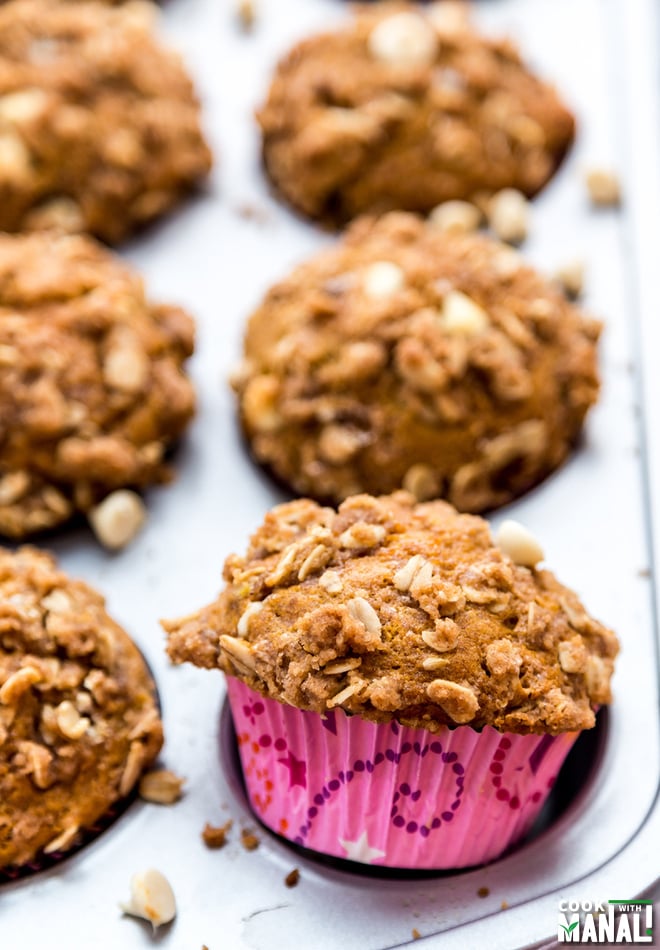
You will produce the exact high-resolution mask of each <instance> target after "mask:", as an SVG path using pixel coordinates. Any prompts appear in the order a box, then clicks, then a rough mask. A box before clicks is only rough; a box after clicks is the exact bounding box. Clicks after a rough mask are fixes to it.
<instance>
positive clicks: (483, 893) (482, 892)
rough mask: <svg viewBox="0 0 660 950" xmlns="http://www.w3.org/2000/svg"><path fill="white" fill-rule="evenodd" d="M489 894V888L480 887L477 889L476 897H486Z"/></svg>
mask: <svg viewBox="0 0 660 950" xmlns="http://www.w3.org/2000/svg"><path fill="white" fill-rule="evenodd" d="M489 894H490V889H489V888H487V887H480V888H479V890H478V891H477V897H488V895H489Z"/></svg>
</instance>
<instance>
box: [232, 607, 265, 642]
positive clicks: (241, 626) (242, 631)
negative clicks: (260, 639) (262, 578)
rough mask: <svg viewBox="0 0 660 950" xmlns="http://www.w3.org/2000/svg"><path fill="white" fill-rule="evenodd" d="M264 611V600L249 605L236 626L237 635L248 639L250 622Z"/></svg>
mask: <svg viewBox="0 0 660 950" xmlns="http://www.w3.org/2000/svg"><path fill="white" fill-rule="evenodd" d="M263 609H264V603H263V601H262V600H255V601H253V602H252V603H249V604H248V605H247V607H246V608H245V610H244V611H243V613H242V614H241V617H240V619H239V621H238V624H237V626H236V633H237V634H238V635H239V637H247V635H248V630H249V628H250V620H251V619H252V617H255V616H256V615H257V614H258V613H261V611H262V610H263Z"/></svg>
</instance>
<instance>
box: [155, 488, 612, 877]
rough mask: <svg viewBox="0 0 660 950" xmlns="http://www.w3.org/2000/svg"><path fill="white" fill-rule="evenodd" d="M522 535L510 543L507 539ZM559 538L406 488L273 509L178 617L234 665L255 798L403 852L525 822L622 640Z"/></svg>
mask: <svg viewBox="0 0 660 950" xmlns="http://www.w3.org/2000/svg"><path fill="white" fill-rule="evenodd" d="M508 552H510V553H508ZM541 558H542V552H541V551H540V549H539V548H538V545H537V544H536V543H535V542H534V541H533V539H532V538H531V536H529V535H528V534H527V533H526V532H525V531H524V530H523V529H522V528H521V527H519V526H515V524H510V525H509V526H508V527H506V528H505V529H504V530H503V532H502V534H501V537H499V539H498V543H494V542H493V540H492V538H491V534H490V530H489V527H488V524H487V523H486V522H485V521H484V520H482V519H481V518H479V517H477V516H474V515H461V514H459V513H458V512H457V511H456V510H455V509H454V508H452V507H451V506H450V505H449V504H447V503H446V502H442V501H435V502H428V503H421V504H420V503H415V501H414V499H413V497H412V496H411V495H409V494H408V493H405V492H398V493H395V494H393V495H391V496H385V497H380V498H374V497H371V496H368V495H358V496H355V497H353V498H350V499H348V500H347V501H345V502H344V503H343V504H342V505H341V506H340V507H339V509H338V511H335V510H333V509H330V508H321V507H319V506H318V505H317V504H315V503H314V502H312V501H309V500H298V501H294V502H291V503H289V504H285V505H281V506H279V507H277V508H275V509H273V510H272V511H271V512H270V513H269V514H268V515H267V516H266V519H265V521H264V523H263V525H262V526H261V527H260V528H259V529H258V530H257V532H256V533H255V535H254V536H253V537H252V539H251V542H250V545H249V548H248V551H247V554H246V556H245V557H238V556H235V555H232V556H231V557H229V558H228V560H227V562H226V564H225V569H224V579H225V581H226V586H225V588H224V590H223V591H222V593H221V594H220V596H219V598H218V600H217V601H215V602H214V603H213V604H211V605H210V606H208V607H205V608H203V609H202V610H200V611H199V612H197V613H196V614H192V615H190V616H187V617H184V618H183V619H182V620H180V621H170V622H167V623H165V624H164V626H165V629H166V630H167V632H168V635H169V643H168V651H169V655H170V657H171V658H172V660H173V661H174V662H176V663H181V662H183V661H190V662H192V663H194V664H195V665H197V666H200V667H206V668H209V669H213V668H216V667H219V668H220V669H221V670H223V671H224V672H225V673H226V674H227V676H228V689H229V700H230V704H231V709H232V714H233V717H234V723H235V726H236V733H237V737H238V742H239V749H240V753H241V758H242V763H243V769H244V774H245V778H246V782H247V787H248V793H249V796H250V800H251V804H252V807H253V809H254V811H255V813H256V814H257V816H258V817H259V818H260V819H261V820H262V821H263V822H264V823H265V824H266V825H267V826H268V827H270V828H272V829H273V830H274V831H276V832H278V833H279V834H281V835H283V836H285V837H287V838H290V839H291V840H294V841H296V842H297V843H298V844H304V845H305V846H306V847H309V848H311V849H313V850H316V851H320V852H323V853H325V854H331V855H335V856H338V857H348V858H351V859H353V860H357V861H366V862H367V863H381V864H384V865H387V866H394V867H415V868H450V867H464V866H469V865H475V864H480V863H484V862H486V861H490V860H492V859H494V858H495V857H497V856H498V855H499V854H501V853H502V852H503V851H504V850H505V849H506V848H507V847H509V846H511V845H512V844H513V843H515V842H516V841H518V840H519V839H520V838H521V836H523V835H524V834H525V832H526V831H527V830H528V829H529V827H530V825H531V823H532V822H533V820H534V818H535V817H536V815H537V814H538V812H539V810H540V808H541V806H542V804H543V802H544V800H545V798H546V797H547V795H548V792H549V788H550V787H551V786H552V783H553V781H554V778H555V777H556V774H557V771H558V769H559V767H560V765H561V763H562V761H563V759H564V757H565V755H566V754H567V752H568V751H569V749H570V748H571V745H572V744H573V742H574V740H575V738H576V736H577V735H578V733H579V732H580V731H581V730H583V729H589V728H591V727H593V725H594V723H595V709H596V707H598V706H600V705H603V704H606V703H608V702H609V701H610V699H611V695H610V677H611V675H612V671H613V661H614V657H615V655H616V653H617V649H618V645H617V640H616V637H615V636H614V634H613V633H612V632H611V631H610V630H608V629H607V628H606V627H604V626H602V625H601V624H600V623H598V622H597V621H595V620H593V619H592V618H591V617H589V616H588V615H587V613H586V612H585V610H584V608H583V606H582V604H581V603H580V601H579V600H578V598H577V597H576V595H575V594H574V593H572V592H571V591H570V590H569V589H567V588H566V587H564V586H562V585H561V584H560V583H559V582H558V581H557V580H556V579H555V578H554V576H553V575H552V574H551V573H549V572H548V571H545V570H541V569H539V568H538V567H537V565H538V563H539V561H540V560H541Z"/></svg>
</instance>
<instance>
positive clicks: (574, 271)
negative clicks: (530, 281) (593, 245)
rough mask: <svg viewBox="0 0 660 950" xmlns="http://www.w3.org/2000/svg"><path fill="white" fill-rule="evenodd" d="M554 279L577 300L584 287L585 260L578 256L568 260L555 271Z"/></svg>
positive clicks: (565, 291)
mask: <svg viewBox="0 0 660 950" xmlns="http://www.w3.org/2000/svg"><path fill="white" fill-rule="evenodd" d="M554 279H555V280H556V282H557V283H558V284H559V286H560V287H561V288H562V290H563V291H564V293H565V294H566V296H567V297H570V298H571V299H573V300H575V299H576V298H577V297H579V296H581V294H582V291H583V289H584V261H581V260H579V259H577V258H575V259H573V260H571V261H566V263H565V264H562V265H561V267H558V268H557V270H556V271H555V273H554Z"/></svg>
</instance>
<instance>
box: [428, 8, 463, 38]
mask: <svg viewBox="0 0 660 950" xmlns="http://www.w3.org/2000/svg"><path fill="white" fill-rule="evenodd" d="M427 16H428V18H429V20H430V21H431V23H432V24H433V26H434V27H435V28H436V30H437V31H438V33H445V34H447V35H448V36H454V35H455V34H457V33H463V32H464V31H465V30H466V29H467V28H468V27H469V25H470V11H469V7H468V4H467V3H465V0H440V2H439V3H431V4H429V7H428V12H427Z"/></svg>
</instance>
